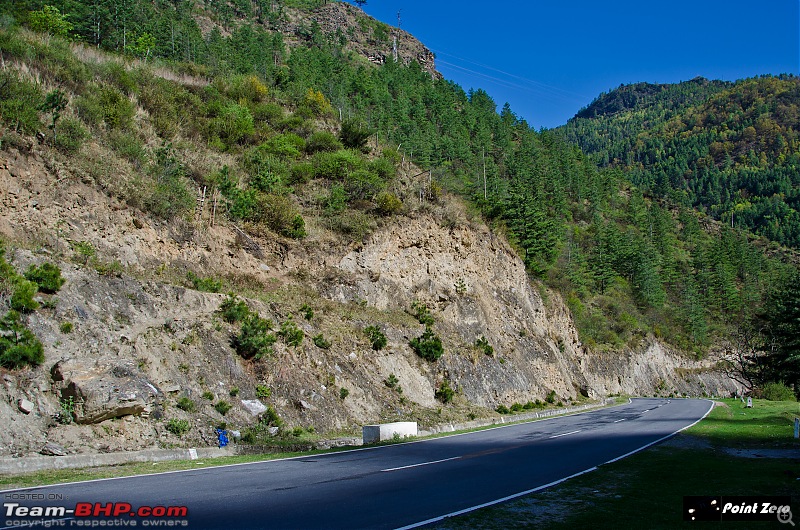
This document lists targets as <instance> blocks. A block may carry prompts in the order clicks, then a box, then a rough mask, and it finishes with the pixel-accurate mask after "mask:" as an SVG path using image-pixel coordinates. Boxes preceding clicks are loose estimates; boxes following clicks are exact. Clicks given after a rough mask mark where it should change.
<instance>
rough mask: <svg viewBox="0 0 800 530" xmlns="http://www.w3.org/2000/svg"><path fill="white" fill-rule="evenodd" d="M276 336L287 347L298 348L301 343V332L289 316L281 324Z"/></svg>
mask: <svg viewBox="0 0 800 530" xmlns="http://www.w3.org/2000/svg"><path fill="white" fill-rule="evenodd" d="M277 334H278V336H279V337H281V338H282V339H283V342H285V343H286V345H287V346H294V347H298V346H300V344H302V343H303V336H304V335H303V330H301V329H300V328H298V327H297V324H295V323H294V320H292V317H291V316H290V317H289V318H288V319H287V320H286V321H284V322H283V323H282V324H281V329H280V330H278V333H277Z"/></svg>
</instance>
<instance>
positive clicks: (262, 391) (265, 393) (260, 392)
mask: <svg viewBox="0 0 800 530" xmlns="http://www.w3.org/2000/svg"><path fill="white" fill-rule="evenodd" d="M271 395H272V390H270V388H269V387H268V386H267V385H256V397H257V398H259V399H266V398H268V397H270V396H271Z"/></svg>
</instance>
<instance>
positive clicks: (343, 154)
mask: <svg viewBox="0 0 800 530" xmlns="http://www.w3.org/2000/svg"><path fill="white" fill-rule="evenodd" d="M311 163H312V164H313V165H314V176H315V177H316V178H324V179H331V180H344V179H345V177H347V175H348V174H349V173H351V172H353V171H355V170H357V169H364V159H363V158H362V157H361V155H359V154H358V153H355V152H353V151H348V150H340V151H336V152H335V153H329V152H320V153H317V154H315V155H314V157H313V158H312V159H311Z"/></svg>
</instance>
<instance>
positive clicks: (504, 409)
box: [494, 405, 511, 414]
mask: <svg viewBox="0 0 800 530" xmlns="http://www.w3.org/2000/svg"><path fill="white" fill-rule="evenodd" d="M494 410H495V411H496V412H498V413H500V414H511V411H510V410H508V407H506V406H505V405H498V406H497V408H496V409H494Z"/></svg>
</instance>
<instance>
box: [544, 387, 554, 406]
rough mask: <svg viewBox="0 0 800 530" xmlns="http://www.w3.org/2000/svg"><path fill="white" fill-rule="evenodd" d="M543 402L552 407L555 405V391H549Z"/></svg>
mask: <svg viewBox="0 0 800 530" xmlns="http://www.w3.org/2000/svg"><path fill="white" fill-rule="evenodd" d="M544 400H545V401H546V402H547V403H550V404H551V405H552V404H553V403H555V402H556V391H555V390H551V391H550V393H549V394H547V397H546V398H544Z"/></svg>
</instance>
